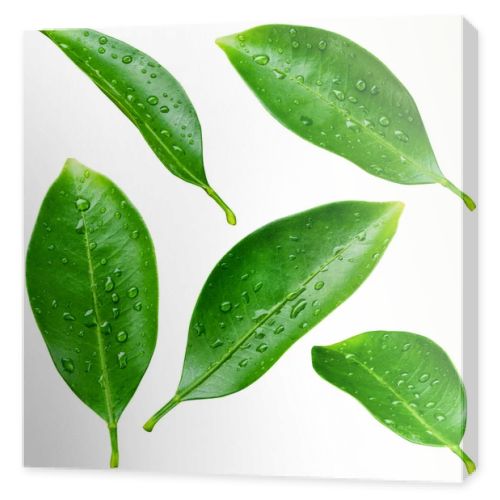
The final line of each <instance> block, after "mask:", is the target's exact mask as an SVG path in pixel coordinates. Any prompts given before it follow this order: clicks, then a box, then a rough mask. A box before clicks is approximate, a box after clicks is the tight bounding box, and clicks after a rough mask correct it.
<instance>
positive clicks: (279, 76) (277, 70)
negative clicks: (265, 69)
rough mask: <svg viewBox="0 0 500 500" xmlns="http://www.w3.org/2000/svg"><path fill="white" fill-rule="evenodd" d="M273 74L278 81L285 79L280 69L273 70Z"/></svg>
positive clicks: (284, 74)
mask: <svg viewBox="0 0 500 500" xmlns="http://www.w3.org/2000/svg"><path fill="white" fill-rule="evenodd" d="M273 73H274V76H275V77H276V78H277V79H278V80H283V79H284V78H286V73H285V72H284V71H281V70H280V69H277V68H274V69H273Z"/></svg>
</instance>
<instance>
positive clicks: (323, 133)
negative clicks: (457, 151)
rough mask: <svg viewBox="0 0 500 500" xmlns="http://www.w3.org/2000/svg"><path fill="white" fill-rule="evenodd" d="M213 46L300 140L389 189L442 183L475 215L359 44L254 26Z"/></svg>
mask: <svg viewBox="0 0 500 500" xmlns="http://www.w3.org/2000/svg"><path fill="white" fill-rule="evenodd" d="M217 44H218V45H219V46H220V47H221V48H222V49H223V50H224V52H225V53H226V55H227V57H228V58H229V60H230V61H231V63H232V65H233V66H234V67H235V69H236V70H237V71H238V73H239V74H240V75H241V77H242V78H243V80H245V82H246V83H247V84H248V86H249V87H250V88H251V89H252V91H253V92H254V93H255V94H256V96H257V97H258V99H259V100H260V101H261V102H262V104H263V105H264V106H265V108H266V109H267V110H268V111H269V112H270V113H271V114H272V115H273V116H274V117H275V118H276V119H277V120H278V121H279V122H280V123H281V124H282V125H284V126H285V127H287V128H288V129H290V130H292V131H293V132H295V133H296V134H298V135H299V136H301V137H302V138H304V139H306V140H307V141H309V142H312V143H313V144H316V145H317V146H320V147H322V148H324V149H327V150H328V151H332V152H333V153H336V154H338V155H340V156H343V157H344V158H347V159H348V160H350V161H352V162H353V163H355V164H356V165H358V166H360V167H361V168H363V169H364V170H366V171H367V172H368V173H370V174H373V175H376V176H377V177H381V178H383V179H387V180H390V181H392V182H397V183H400V184H429V183H439V184H442V185H444V186H446V187H447V188H449V189H451V190H452V191H453V192H455V193H456V194H458V195H459V196H460V197H462V198H463V200H464V202H465V203H466V205H467V206H468V207H469V208H470V209H471V210H473V209H474V208H475V204H474V202H473V201H472V200H471V199H470V198H469V197H468V196H467V195H465V194H464V193H462V192H461V191H460V190H459V189H458V188H457V187H456V186H454V185H453V184H452V183H451V182H450V181H449V180H448V179H446V178H445V177H444V176H443V174H442V173H441V170H440V169H439V166H438V163H437V161H436V158H435V156H434V152H433V150H432V147H431V144H430V142H429V139H428V137H427V133H426V131H425V128H424V125H423V123H422V119H421V117H420V114H419V112H418V109H417V106H416V104H415V102H414V100H413V98H412V96H411V95H410V94H409V92H408V91H407V90H406V88H405V87H404V86H403V84H402V83H401V82H400V81H399V80H398V79H397V78H396V76H395V75H394V74H393V73H391V71H390V70H389V69H388V68H387V67H386V66H385V65H384V64H383V63H382V62H381V61H379V60H378V59H377V58H376V57H375V56H373V55H372V54H371V53H370V52H368V51H366V50H365V49H363V48H362V47H360V46H359V45H356V44H355V43H354V42H352V41H351V40H348V39H347V38H344V37H343V36H340V35H338V34H336V33H332V32H330V31H325V30H322V29H317V28H309V27H304V26H290V25H267V26H258V27H256V28H253V29H250V30H248V31H244V32H241V33H238V34H235V35H230V36H226V37H223V38H219V39H218V40H217Z"/></svg>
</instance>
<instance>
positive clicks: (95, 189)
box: [26, 159, 158, 467]
mask: <svg viewBox="0 0 500 500" xmlns="http://www.w3.org/2000/svg"><path fill="white" fill-rule="evenodd" d="M26 284H27V288H28V294H29V300H30V303H31V308H32V310H33V313H34V316H35V320H36V322H37V324H38V327H39V329H40V332H41V333H42V335H43V338H44V340H45V343H46V344H47V348H48V350H49V353H50V356H51V357H52V361H53V362H54V365H55V367H56V369H57V371H58V372H59V373H60V375H61V376H62V378H63V379H64V381H65V382H66V383H67V384H68V385H69V387H70V388H71V390H72V391H73V392H74V393H75V394H76V395H77V396H78V397H79V398H80V399H81V401H82V402H84V403H85V404H86V405H87V406H89V407H90V408H91V409H92V410H94V411H95V412H96V413H97V414H98V415H99V416H100V417H101V418H103V419H104V420H105V421H106V422H107V424H108V428H109V433H110V438H111V445H112V455H111V461H110V466H111V467H117V466H118V443H117V423H118V420H119V418H120V415H121V414H122V412H123V410H124V409H125V407H126V406H127V404H128V402H129V401H130V399H131V397H132V396H133V394H134V392H135V390H136V389H137V386H138V385H139V382H140V380H141V378H142V376H143V375H144V372H145V371H146V368H147V367H148V364H149V361H150V359H151V356H152V355H153V351H154V347H155V343H156V333H157V322H158V278H157V272H156V260H155V254H154V249H153V244H152V242H151V237H150V235H149V233H148V230H147V228H146V226H145V224H144V221H143V220H142V218H141V216H140V215H139V213H138V212H137V210H136V209H135V208H134V206H133V205H132V204H131V202H130V201H129V200H128V199H127V197H126V196H125V195H124V194H123V193H122V192H121V191H120V190H119V189H118V187H117V186H116V185H115V184H113V183H112V182H111V181H110V180H109V179H107V178H106V177H104V176H103V175H100V174H98V173H97V172H94V171H92V170H90V169H88V168H86V167H85V166H83V165H82V164H80V163H79V162H77V161H76V160H73V159H69V160H67V162H66V164H65V165H64V168H63V170H62V172H61V174H60V176H59V177H58V178H57V180H56V181H55V182H54V184H53V185H52V186H51V188H50V189H49V191H48V193H47V195H46V196H45V199H44V200H43V203H42V207H41V208H40V212H39V214H38V218H37V221H36V224H35V228H34V230H33V234H32V236H31V240H30V243H29V247H28V254H27V258H26ZM54 411H56V409H54Z"/></svg>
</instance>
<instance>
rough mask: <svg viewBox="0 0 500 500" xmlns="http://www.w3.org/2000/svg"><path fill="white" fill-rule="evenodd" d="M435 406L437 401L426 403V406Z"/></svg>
mask: <svg viewBox="0 0 500 500" xmlns="http://www.w3.org/2000/svg"><path fill="white" fill-rule="evenodd" d="M434 406H436V403H435V402H434V401H429V402H428V403H426V404H425V407H426V408H434Z"/></svg>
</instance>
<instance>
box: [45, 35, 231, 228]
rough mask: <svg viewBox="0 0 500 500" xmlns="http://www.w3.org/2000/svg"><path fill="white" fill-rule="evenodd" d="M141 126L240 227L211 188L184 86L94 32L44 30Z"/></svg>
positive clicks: (168, 161) (159, 152) (174, 167)
mask: <svg viewBox="0 0 500 500" xmlns="http://www.w3.org/2000/svg"><path fill="white" fill-rule="evenodd" d="M42 33H43V34H44V35H46V36H47V37H48V38H49V39H50V40H51V41H52V42H54V43H55V44H56V45H57V46H58V47H59V48H60V49H61V50H62V51H63V52H64V53H65V54H66V55H67V56H68V57H69V59H71V60H72V61H73V62H74V63H75V64H76V65H77V66H78V67H79V68H80V69H81V70H82V71H83V72H84V73H85V74H86V75H87V76H88V77H89V78H90V79H91V80H92V81H93V82H94V84H95V85H96V86H97V87H98V88H99V89H100V90H101V91H102V92H103V93H104V94H105V95H106V96H107V97H108V98H109V99H110V100H111V101H112V102H113V103H114V104H115V105H116V106H117V107H118V108H119V109H120V110H121V111H122V112H123V113H124V114H125V116H127V118H129V120H130V121H131V122H132V123H133V124H134V125H135V126H136V127H137V129H138V130H139V132H140V133H141V135H142V136H143V137H144V139H145V140H146V142H147V143H148V145H149V146H150V147H151V149H152V150H153V152H154V153H155V155H156V156H157V157H158V159H159V160H160V161H161V162H162V163H163V165H164V166H165V167H166V168H167V169H168V170H170V172H172V173H173V174H174V175H175V176H177V177H179V178H180V179H182V180H184V181H186V182H189V183H190V184H194V185H196V186H198V187H201V188H202V189H203V190H204V191H205V192H206V193H207V194H208V195H209V196H210V197H211V198H213V199H214V200H215V201H216V203H217V204H218V205H219V206H220V207H221V208H222V209H223V210H224V212H225V214H226V218H227V221H228V222H229V223H230V224H233V225H234V224H235V223H236V218H235V216H234V214H233V212H232V211H231V209H230V208H229V207H228V206H227V205H226V204H225V203H224V201H223V200H222V199H221V198H220V197H219V195H218V194H217V193H216V192H215V191H214V190H213V189H212V188H211V187H210V185H209V183H208V181H207V178H206V174H205V169H204V165H203V145H202V133H201V126H200V123H199V120H198V117H197V114H196V110H195V109H194V107H193V105H192V103H191V101H190V99H189V97H188V95H187V94H186V92H185V90H184V89H183V88H182V86H181V84H180V83H179V82H178V81H177V80H176V79H175V78H174V76H173V75H172V74H170V73H169V72H168V71H167V69H165V68H164V67H162V66H161V65H160V64H159V63H158V62H157V61H155V60H154V59H153V58H151V57H150V56H148V55H147V54H145V53H144V52H141V51H140V50H138V49H136V48H135V47H132V46H131V45H129V44H127V43H125V42H122V41H121V40H118V39H116V38H112V37H110V36H108V35H105V34H104V33H100V32H98V31H94V30H90V29H68V30H43V31H42Z"/></svg>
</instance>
